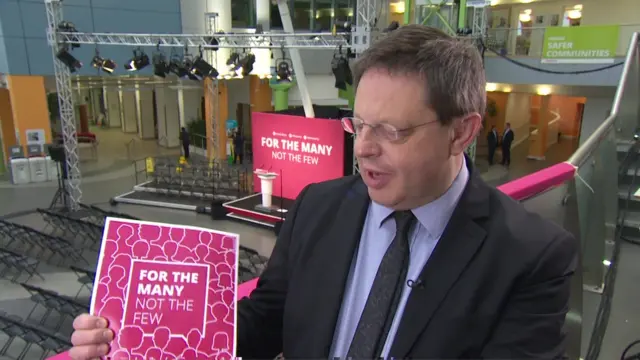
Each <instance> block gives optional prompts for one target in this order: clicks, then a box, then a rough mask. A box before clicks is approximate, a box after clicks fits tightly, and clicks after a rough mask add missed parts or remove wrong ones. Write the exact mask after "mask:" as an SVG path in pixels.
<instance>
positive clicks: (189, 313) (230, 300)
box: [91, 218, 239, 360]
mask: <svg viewBox="0 0 640 360" xmlns="http://www.w3.org/2000/svg"><path fill="white" fill-rule="evenodd" d="M238 247H239V239H238V236H237V235H235V234H228V233H224V232H217V231H215V230H209V229H201V228H194V227H187V226H177V225H165V224H158V223H149V222H141V221H132V220H121V219H113V218H109V219H107V223H106V227H105V231H104V235H103V241H102V248H101V252H100V259H99V262H98V273H97V277H96V284H95V286H94V290H93V297H92V303H91V313H92V314H95V315H99V316H103V317H105V318H107V319H108V321H109V327H110V328H111V329H112V330H114V331H115V333H116V337H115V339H114V341H113V343H112V344H111V353H110V354H109V358H110V359H112V360H134V359H135V360H154V359H155V360H165V359H184V360H191V359H193V360H201V359H202V360H205V359H216V360H227V359H233V358H234V357H235V346H236V344H235V323H236V307H235V303H236V293H237V283H238V279H237V278H238V275H237V271H238Z"/></svg>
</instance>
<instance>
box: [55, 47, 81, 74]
mask: <svg viewBox="0 0 640 360" xmlns="http://www.w3.org/2000/svg"><path fill="white" fill-rule="evenodd" d="M56 57H57V58H58V60H60V61H62V63H63V64H65V65H67V67H68V68H69V71H70V72H72V73H74V72H76V70H77V69H80V68H81V67H82V63H81V62H80V61H78V59H76V58H75V57H74V56H73V55H71V53H69V52H68V51H67V50H65V49H62V50H60V51H58V54H57V55H56Z"/></svg>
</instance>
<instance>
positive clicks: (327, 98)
mask: <svg viewBox="0 0 640 360" xmlns="http://www.w3.org/2000/svg"><path fill="white" fill-rule="evenodd" d="M335 81H336V80H335V77H334V76H333V74H331V75H307V83H308V84H309V95H310V96H311V101H312V102H313V103H314V104H315V105H347V104H348V101H346V100H343V99H340V98H339V97H338V89H336V88H335ZM289 105H294V106H299V105H302V101H301V100H300V90H298V86H297V85H294V86H293V87H292V88H291V89H290V90H289Z"/></svg>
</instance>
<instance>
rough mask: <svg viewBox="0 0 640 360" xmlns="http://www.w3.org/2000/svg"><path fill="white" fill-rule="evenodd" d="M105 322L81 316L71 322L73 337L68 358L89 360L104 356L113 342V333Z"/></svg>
mask: <svg viewBox="0 0 640 360" xmlns="http://www.w3.org/2000/svg"><path fill="white" fill-rule="evenodd" d="M107 325H108V323H107V320H106V319H103V318H100V317H97V316H92V315H89V314H82V315H80V316H78V317H77V318H76V319H75V320H74V321H73V330H74V332H73V335H72V336H71V343H72V344H73V348H71V350H69V356H70V357H71V358H72V359H74V360H89V359H94V358H97V357H100V356H105V355H107V353H108V352H109V343H110V342H111V341H113V331H112V330H110V329H108V328H107Z"/></svg>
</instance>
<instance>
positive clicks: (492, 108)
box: [487, 100, 498, 117]
mask: <svg viewBox="0 0 640 360" xmlns="http://www.w3.org/2000/svg"><path fill="white" fill-rule="evenodd" d="M487 115H488V116H489V117H494V116H497V115H498V105H497V104H496V102H495V101H494V100H489V101H488V102H487Z"/></svg>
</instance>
